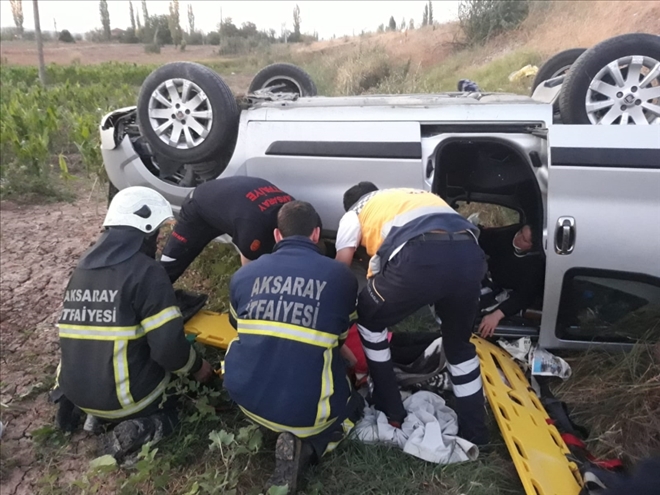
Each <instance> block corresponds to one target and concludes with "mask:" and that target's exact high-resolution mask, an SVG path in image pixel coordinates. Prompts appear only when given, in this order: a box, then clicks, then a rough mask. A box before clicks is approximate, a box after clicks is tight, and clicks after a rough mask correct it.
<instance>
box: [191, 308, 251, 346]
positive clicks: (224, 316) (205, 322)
mask: <svg viewBox="0 0 660 495" xmlns="http://www.w3.org/2000/svg"><path fill="white" fill-rule="evenodd" d="M184 331H185V333H187V334H189V335H194V336H195V341H196V342H201V343H202V344H205V345H210V346H213V347H219V348H220V349H227V347H229V343H230V342H231V341H232V340H234V339H235V338H236V337H238V334H237V333H236V330H235V329H234V327H232V326H231V323H229V314H228V313H214V312H213V311H200V312H199V313H197V314H196V315H195V316H193V317H192V318H191V319H190V320H188V321H187V322H186V324H185V325H184Z"/></svg>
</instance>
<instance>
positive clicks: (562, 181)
mask: <svg viewBox="0 0 660 495" xmlns="http://www.w3.org/2000/svg"><path fill="white" fill-rule="evenodd" d="M549 144H550V147H551V155H550V167H549V181H548V202H547V205H548V206H547V218H546V222H547V232H546V239H545V241H546V253H547V267H546V279H545V295H544V301H543V318H542V323H541V333H540V340H539V342H540V344H541V346H543V347H547V348H585V347H589V346H593V345H598V346H615V345H620V344H622V343H623V344H634V343H635V342H637V341H639V340H640V339H645V340H651V341H655V342H658V341H660V126H654V125H651V126H588V125H585V126H578V125H558V126H553V127H552V129H551V130H550V135H549Z"/></svg>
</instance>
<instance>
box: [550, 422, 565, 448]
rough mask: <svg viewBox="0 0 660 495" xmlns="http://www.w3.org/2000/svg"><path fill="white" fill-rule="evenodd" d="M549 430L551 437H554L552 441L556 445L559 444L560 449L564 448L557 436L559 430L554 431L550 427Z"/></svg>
mask: <svg viewBox="0 0 660 495" xmlns="http://www.w3.org/2000/svg"><path fill="white" fill-rule="evenodd" d="M549 430H550V436H551V437H552V441H553V442H555V444H557V447H559V448H560V449H561V448H562V441H561V440H560V439H558V438H557V435H558V433H557V430H556V429H553V428H552V426H550V427H549Z"/></svg>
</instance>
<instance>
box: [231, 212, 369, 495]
mask: <svg viewBox="0 0 660 495" xmlns="http://www.w3.org/2000/svg"><path fill="white" fill-rule="evenodd" d="M320 230H321V220H320V217H319V216H318V213H317V212H316V211H315V210H314V208H313V207H312V205H310V204H309V203H306V202H302V201H293V202H291V203H289V204H287V205H284V206H283V207H282V208H281V209H280V211H279V214H278V222H277V230H275V233H274V234H275V239H276V241H277V244H276V245H275V249H274V251H273V254H271V255H266V256H262V257H261V258H259V259H258V260H257V261H255V262H253V263H250V264H249V265H247V266H244V267H242V268H241V269H239V270H238V271H237V272H236V273H235V274H234V276H233V278H232V280H231V285H230V297H231V314H232V317H231V320H232V323H233V324H234V325H235V327H236V329H237V330H238V339H237V340H234V341H233V342H232V343H231V346H230V348H229V350H228V352H227V356H226V358H225V376H224V384H225V387H226V389H227V390H228V391H229V395H230V396H231V398H232V399H233V400H234V401H235V402H236V403H237V404H238V405H239V406H240V408H241V409H242V411H243V412H244V413H245V414H246V415H247V416H248V417H249V418H251V419H252V420H254V421H256V422H257V423H259V424H261V425H263V426H265V427H266V428H268V429H270V430H273V431H275V432H279V433H280V435H279V436H278V440H277V446H276V468H275V472H274V473H273V476H272V477H271V479H270V481H269V484H270V485H279V486H283V485H285V484H287V485H288V487H289V493H295V486H296V480H297V476H298V472H299V471H300V470H301V468H302V467H303V466H304V465H305V464H306V463H307V462H310V461H311V462H314V461H315V460H318V459H320V457H321V456H322V455H323V454H324V453H326V452H329V451H330V450H332V449H333V448H334V447H335V446H336V444H337V443H338V442H339V441H340V440H341V439H342V438H343V437H344V435H345V434H346V433H347V432H348V431H349V430H350V428H351V427H352V425H353V422H354V421H355V420H357V419H358V417H359V414H361V411H362V407H363V404H362V401H361V397H360V396H359V395H358V394H357V393H352V392H351V389H350V384H349V382H348V378H347V373H346V364H345V363H344V361H343V359H342V358H341V356H340V349H341V347H342V345H343V343H344V340H345V339H346V335H347V333H348V327H349V319H350V315H351V314H352V313H354V311H355V304H356V294H357V281H356V279H355V277H354V276H353V274H352V273H351V271H350V270H349V269H348V268H347V267H345V266H343V265H342V264H341V263H338V262H337V261H335V260H333V259H331V258H327V257H325V256H323V255H321V254H320V252H319V251H318V248H317V246H316V243H317V242H318V239H319V236H320Z"/></svg>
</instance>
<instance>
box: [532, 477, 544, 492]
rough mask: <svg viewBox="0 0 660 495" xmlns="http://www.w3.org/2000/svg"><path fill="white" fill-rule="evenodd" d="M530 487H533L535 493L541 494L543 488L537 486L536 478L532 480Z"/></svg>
mask: <svg viewBox="0 0 660 495" xmlns="http://www.w3.org/2000/svg"><path fill="white" fill-rule="evenodd" d="M532 488H534V491H535V492H536V495H543V489H542V488H541V487H540V486H539V484H538V483H537V482H536V480H532Z"/></svg>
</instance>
